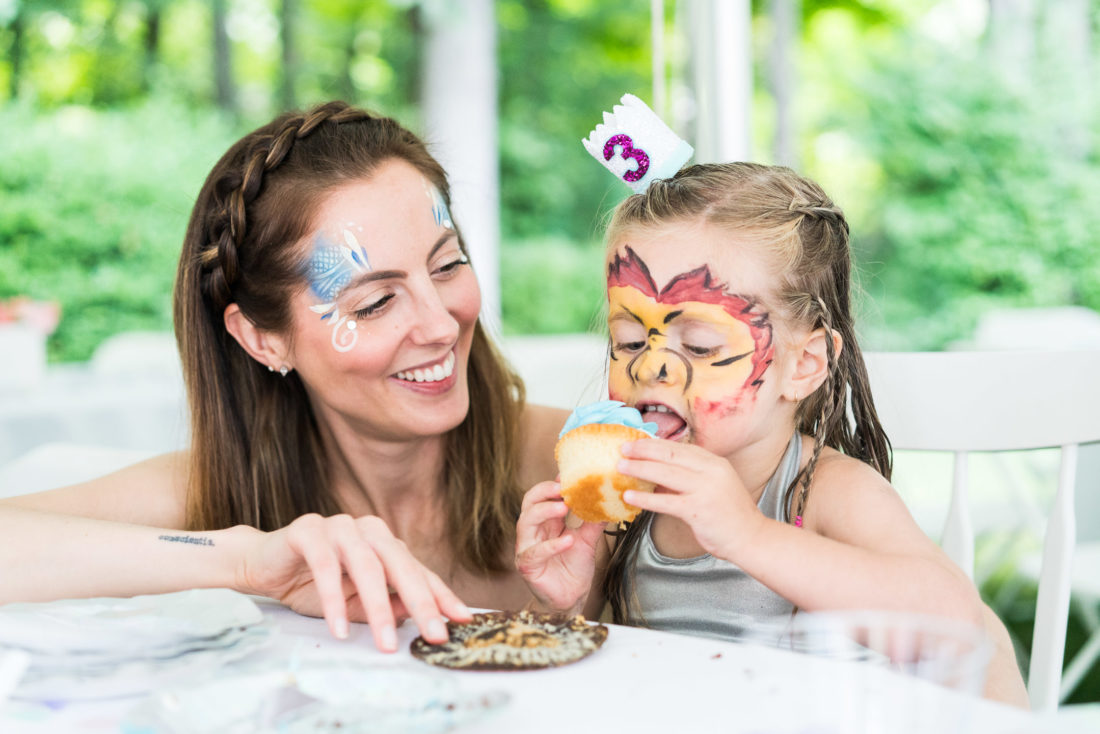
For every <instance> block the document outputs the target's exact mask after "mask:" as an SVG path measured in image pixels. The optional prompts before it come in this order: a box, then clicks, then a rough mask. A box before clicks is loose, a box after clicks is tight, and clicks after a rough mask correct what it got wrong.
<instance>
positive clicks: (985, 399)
mask: <svg viewBox="0 0 1100 734" xmlns="http://www.w3.org/2000/svg"><path fill="white" fill-rule="evenodd" d="M866 358H867V368H868V372H869V374H870V379H871V390H872V393H873V394H874V396H875V404H876V406H877V408H878V412H879V417H880V418H881V420H882V423H883V426H884V428H885V429H886V433H887V435H889V437H890V440H891V442H892V443H893V446H894V448H895V449H903V450H919V451H950V452H953V453H954V457H955V466H954V486H953V489H952V495H951V501H950V507H949V509H948V512H947V517H946V522H945V524H944V531H943V537H942V540H941V544H942V546H943V548H944V550H945V551H946V552H947V553H948V555H950V556H951V558H952V559H954V560H955V561H956V562H957V563H958V564H959V566H960V567H962V568H963V569H964V570H965V571H967V573H970V574H971V575H972V574H973V566H974V529H973V523H972V521H971V514H970V506H969V500H968V486H967V468H968V456H969V454H970V453H973V452H987V451H991V452H997V451H1019V450H1026V449H1039V448H1050V447H1058V448H1060V449H1061V464H1060V471H1059V479H1058V489H1057V493H1056V495H1055V499H1054V504H1053V507H1052V508H1051V511H1050V515H1049V518H1048V520H1047V524H1046V533H1045V539H1044V543H1043V558H1042V566H1041V571H1040V574H1039V596H1038V602H1037V608H1036V614H1035V631H1034V638H1033V642H1032V648H1031V663H1030V667H1029V672H1028V695H1029V697H1030V700H1031V705H1032V708H1034V709H1037V710H1050V709H1054V708H1056V707H1057V706H1058V701H1059V682H1060V680H1061V675H1062V662H1063V656H1064V651H1065V640H1066V623H1067V619H1068V616H1069V603H1070V591H1071V576H1070V574H1071V570H1072V560H1073V553H1074V545H1075V527H1076V526H1075V519H1074V497H1073V493H1074V482H1075V475H1076V468H1077V448H1078V446H1079V445H1080V444H1083V443H1091V442H1096V441H1100V351H1027V352H1024V351H1011V352H1008V351H996V352H920V353H916V352H914V353H888V352H880V353H869V354H867V355H866Z"/></svg>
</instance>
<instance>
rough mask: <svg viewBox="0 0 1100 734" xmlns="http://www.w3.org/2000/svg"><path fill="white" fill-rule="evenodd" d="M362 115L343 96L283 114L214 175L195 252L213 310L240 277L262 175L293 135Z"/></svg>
mask: <svg viewBox="0 0 1100 734" xmlns="http://www.w3.org/2000/svg"><path fill="white" fill-rule="evenodd" d="M364 119H370V114H369V113H367V112H366V111H365V110H360V109H356V108H353V107H349V106H348V105H347V104H346V103H344V102H330V103H328V104H325V105H322V106H320V107H317V108H316V109H313V110H311V111H310V112H309V113H306V114H299V115H294V116H290V117H287V118H286V119H285V120H284V121H283V123H282V125H281V127H280V128H279V129H278V130H276V131H275V132H273V133H271V134H266V135H258V136H256V137H255V139H254V140H253V141H252V144H251V146H250V147H249V148H248V149H247V150H246V151H245V152H244V156H245V158H244V162H243V165H241V166H240V168H239V169H238V170H237V171H229V172H227V173H226V174H225V175H224V176H223V177H222V178H221V179H220V180H219V181H217V183H216V184H215V185H214V196H215V199H216V203H214V204H213V206H214V208H215V213H214V215H213V216H212V217H211V219H210V221H209V223H208V226H207V233H208V242H209V243H210V247H208V248H207V249H206V250H204V251H203V252H202V253H201V256H200V257H201V258H202V261H203V264H204V265H206V266H207V267H208V268H209V271H208V278H207V280H206V283H205V295H206V296H207V297H208V298H209V299H210V303H211V305H212V306H213V308H214V309H215V311H216V312H218V313H220V312H221V311H223V310H224V309H225V307H226V306H227V305H229V303H231V302H232V301H233V287H234V285H235V284H236V282H237V279H238V278H239V277H240V258H239V253H238V248H239V247H240V246H241V245H242V244H243V243H244V240H245V236H246V233H247V227H248V221H247V211H248V207H249V205H250V204H252V202H254V201H255V200H256V198H257V197H258V196H259V195H260V192H261V190H262V189H263V183H264V175H265V174H266V173H268V172H269V171H271V170H273V169H275V168H277V167H278V166H279V165H280V164H281V163H282V162H283V161H284V160H286V157H287V155H288V154H289V153H290V151H291V149H292V148H293V146H294V143H295V142H296V141H298V140H300V139H302V138H304V137H306V136H308V135H309V134H310V133H312V132H313V131H314V130H316V129H317V128H318V127H319V126H320V125H321V124H322V123H325V122H333V123H343V122H355V121H357V120H364Z"/></svg>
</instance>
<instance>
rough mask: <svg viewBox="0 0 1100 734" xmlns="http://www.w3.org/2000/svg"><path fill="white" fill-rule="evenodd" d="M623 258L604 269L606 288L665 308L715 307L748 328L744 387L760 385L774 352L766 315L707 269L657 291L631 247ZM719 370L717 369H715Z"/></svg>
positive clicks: (646, 267)
mask: <svg viewBox="0 0 1100 734" xmlns="http://www.w3.org/2000/svg"><path fill="white" fill-rule="evenodd" d="M624 249H625V251H626V256H625V257H623V256H622V255H620V254H618V253H616V254H615V258H614V259H613V260H612V261H611V263H610V264H609V265H608V267H607V288H608V290H609V291H610V289H612V288H615V287H630V288H634V289H636V290H638V291H640V292H641V293H642V294H643V295H645V296H646V297H648V298H652V299H653V300H654V301H656V302H657V303H660V304H664V305H675V304H679V303H690V302H695V303H706V304H712V305H715V306H718V307H719V308H721V309H722V310H723V311H725V312H726V313H727V314H729V315H730V316H732V317H733V318H735V319H737V320H738V321H741V322H743V323H744V324H745V325H746V326H748V329H749V333H750V334H751V335H752V340H753V345H754V349H753V355H752V365H753V368H752V371H751V372H750V374H749V376H748V379H747V380H746V381H745V385H746V386H755V387H759V385H760V384H761V383H762V382H763V379H762V377H763V374H764V371H765V370H767V369H768V366H769V365H770V364H771V363H772V359H773V357H774V354H775V348H774V346H773V344H772V326H771V322H770V320H769V318H768V314H767V312H765V311H761V310H760V308H759V303H758V302H757V301H756V300H755V299H752V298H747V297H745V296H740V295H736V294H733V293H729V292H727V291H726V286H725V284H724V283H720V282H716V281H715V280H714V278H713V276H712V275H711V272H710V269H709V268H708V267H707V266H706V265H703V266H700V267H698V268H696V269H694V270H691V271H689V272H686V273H681V274H679V275H677V276H675V277H673V278H672V280H670V281H669V282H668V283H667V284H666V285H665V286H664V288H658V286H657V283H656V282H655V281H654V280H653V276H652V274H651V273H650V272H649V267H648V266H647V265H646V264H645V261H643V260H642V259H641V258H640V257H638V254H637V253H636V252H634V250H633V249H631V248H630V247H626V248H624ZM714 366H720V365H717V364H716V365H714Z"/></svg>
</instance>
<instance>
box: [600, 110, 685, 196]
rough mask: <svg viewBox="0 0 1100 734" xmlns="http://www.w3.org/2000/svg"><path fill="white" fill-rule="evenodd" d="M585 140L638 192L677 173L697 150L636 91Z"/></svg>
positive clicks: (622, 179)
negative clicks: (680, 136)
mask: <svg viewBox="0 0 1100 734" xmlns="http://www.w3.org/2000/svg"><path fill="white" fill-rule="evenodd" d="M581 143H583V144H584V147H585V150H587V151H588V152H589V153H591V154H592V157H593V158H595V159H596V160H598V161H599V162H600V163H601V164H603V166H604V167H605V168H606V169H607V170H609V171H611V172H612V173H614V174H615V177H616V178H618V179H619V180H621V181H623V182H624V183H626V185H627V186H629V187H630V188H631V189H633V190H634V193H636V194H640V193H641V192H643V191H645V190H646V188H647V187H648V186H649V184H651V183H652V182H653V181H654V180H655V179H658V178H669V177H670V176H673V175H674V174H675V173H676V172H677V171H679V170H680V167H681V166H683V165H684V164H685V163H687V162H688V159H689V158H691V156H692V155H693V154H694V153H695V150H694V149H693V148H692V147H691V146H690V145H688V144H687V142H685V141H683V140H681V139H680V138H679V137H678V136H677V135H676V133H674V132H672V130H671V129H670V128H669V126H668V125H666V124H665V123H664V122H663V121H662V120H661V118H659V117H657V115H656V114H655V113H654V112H653V110H651V109H649V106H648V105H646V103H645V102H643V101H642V100H640V99H638V98H637V97H635V96H634V95H633V94H624V95H623V97H622V104H617V105H615V106H614V107H613V108H612V111H611V112H604V113H603V122H602V123H600V124H599V125H596V129H595V130H593V131H592V132H591V133H589V134H588V137H587V138H585V139H583V140H581Z"/></svg>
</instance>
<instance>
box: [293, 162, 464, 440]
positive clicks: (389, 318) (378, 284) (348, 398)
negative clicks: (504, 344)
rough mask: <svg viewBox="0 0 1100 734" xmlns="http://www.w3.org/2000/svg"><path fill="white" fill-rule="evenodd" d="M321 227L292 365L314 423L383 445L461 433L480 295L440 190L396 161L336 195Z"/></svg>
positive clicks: (313, 244) (309, 253)
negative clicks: (342, 425) (346, 428)
mask: <svg viewBox="0 0 1100 734" xmlns="http://www.w3.org/2000/svg"><path fill="white" fill-rule="evenodd" d="M314 224H315V229H314V230H313V232H311V234H309V235H308V236H307V237H306V238H305V239H304V240H303V241H302V243H300V247H302V248H303V251H304V258H305V262H306V267H305V272H304V273H303V276H304V278H305V281H306V283H307V286H306V287H305V288H304V289H302V290H301V291H299V292H297V293H296V294H295V296H294V297H293V300H292V303H291V314H292V326H291V330H292V334H291V339H290V340H289V344H290V354H289V355H288V360H287V361H288V362H289V363H290V364H292V365H294V367H295V369H296V370H297V371H298V373H299V375H300V376H301V378H302V380H303V382H304V383H305V385H306V387H307V390H308V391H309V394H310V396H311V399H312V401H313V404H314V408H315V410H316V411H317V412H318V415H319V416H322V420H325V419H327V420H330V421H332V420H342V421H345V422H346V423H348V424H349V425H350V426H352V427H353V428H354V429H355V430H357V431H358V432H359V433H361V434H363V435H370V436H373V437H376V438H381V439H383V440H405V439H409V438H415V437H424V436H432V435H439V434H442V433H444V432H446V431H448V430H450V429H452V428H454V427H455V426H457V425H458V424H459V423H461V422H462V420H463V419H464V418H465V416H466V411H467V409H468V407H469V392H468V384H467V380H466V367H467V363H468V361H469V355H470V344H471V342H472V339H473V333H474V326H475V324H476V322H477V317H478V312H479V310H480V308H481V292H480V290H479V289H478V284H477V280H476V278H475V277H474V274H473V271H472V270H471V269H470V266H469V265H468V263H467V259H466V256H465V254H464V253H463V252H462V250H461V249H460V247H459V243H458V236H457V234H456V233H455V231H454V225H453V224H452V222H451V218H450V213H449V212H448V211H447V208H446V206H445V204H444V203H443V200H442V198H441V197H440V195H439V192H438V191H437V190H436V189H435V187H434V186H433V185H432V184H431V183H430V182H429V180H428V179H427V178H425V177H424V175H423V174H421V173H420V172H419V171H418V170H417V169H416V168H414V167H413V166H412V165H410V164H408V163H406V162H405V161H402V160H399V159H393V160H389V161H386V162H384V163H383V164H382V165H381V166H379V167H378V169H377V171H376V172H375V173H374V175H372V176H371V177H370V178H369V179H367V180H363V181H358V182H355V183H351V184H348V185H346V186H343V187H341V188H338V189H336V190H335V191H333V192H332V193H331V194H330V195H329V196H328V198H327V199H325V200H324V201H323V203H322V205H321V207H320V209H319V211H318V213H317V216H316V218H315V220H314Z"/></svg>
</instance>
